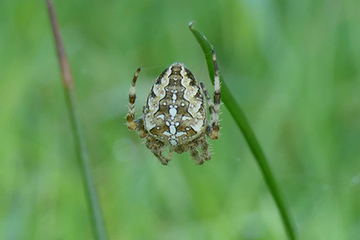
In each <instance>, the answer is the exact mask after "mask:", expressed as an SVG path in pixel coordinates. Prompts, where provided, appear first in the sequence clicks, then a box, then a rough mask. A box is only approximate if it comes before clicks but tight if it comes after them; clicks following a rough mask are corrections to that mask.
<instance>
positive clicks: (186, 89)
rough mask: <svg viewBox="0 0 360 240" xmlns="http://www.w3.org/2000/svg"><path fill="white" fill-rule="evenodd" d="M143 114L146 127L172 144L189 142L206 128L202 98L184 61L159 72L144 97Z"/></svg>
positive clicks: (156, 136)
mask: <svg viewBox="0 0 360 240" xmlns="http://www.w3.org/2000/svg"><path fill="white" fill-rule="evenodd" d="M144 115H145V130H147V131H148V132H149V133H150V134H151V135H152V136H153V137H154V138H156V139H158V140H160V141H162V142H167V143H168V144H170V145H172V146H179V145H182V144H184V143H186V142H189V141H191V140H193V139H194V138H196V137H197V136H199V135H200V134H202V133H203V132H204V131H205V126H206V107H205V99H204V96H203V94H202V93H201V89H200V86H199V84H198V82H197V81H196V80H195V78H194V76H193V74H192V73H191V72H190V70H189V69H188V68H186V67H185V65H184V64H182V63H174V64H172V65H171V66H170V67H168V68H167V69H165V71H164V72H163V73H162V74H160V76H159V77H158V79H157V81H156V82H155V84H154V85H153V87H152V89H151V91H150V94H149V96H148V98H147V104H146V107H145V108H144Z"/></svg>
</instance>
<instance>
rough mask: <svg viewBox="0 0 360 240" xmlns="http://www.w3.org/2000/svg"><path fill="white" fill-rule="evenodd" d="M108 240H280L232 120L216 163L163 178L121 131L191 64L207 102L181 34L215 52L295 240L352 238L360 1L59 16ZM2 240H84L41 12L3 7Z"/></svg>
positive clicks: (68, 9)
mask: <svg viewBox="0 0 360 240" xmlns="http://www.w3.org/2000/svg"><path fill="white" fill-rule="evenodd" d="M55 7H56V11H57V16H58V20H59V24H60V27H61V31H62V34H63V39H64V42H65V45H66V50H67V54H68V57H69V60H70V64H71V67H72V72H73V75H74V79H75V82H76V88H77V95H78V100H79V107H80V111H81V113H80V114H81V118H82V123H83V125H84V129H85V134H86V139H87V142H88V145H89V149H90V154H91V160H92V164H93V168H94V175H95V181H96V183H97V187H98V193H99V195H100V200H101V203H102V208H103V211H104V217H105V222H106V224H107V229H108V232H109V239H131V240H132V239H175V240H180V239H183V240H187V239H204V240H205V239H206V240H208V239H214V240H215V239H216V240H217V239H286V235H285V232H284V229H283V226H282V223H281V220H280V218H279V215H278V212H277V209H276V208H275V204H274V202H273V200H272V198H271V196H270V195H269V192H268V190H267V188H266V187H265V183H264V181H263V179H262V177H261V174H260V172H259V169H258V166H257V165H256V163H255V161H254V159H253V157H252V155H251V154H250V152H249V149H248V148H247V146H246V143H245V142H244V140H243V138H242V136H241V134H240V132H239V131H238V130H237V128H236V127H235V125H234V123H233V121H232V120H231V118H230V116H229V114H228V112H227V110H226V109H225V107H223V108H222V112H223V114H222V115H221V118H222V122H221V124H222V126H223V128H222V129H221V133H222V135H221V138H220V139H219V140H218V141H216V142H215V141H214V142H212V149H213V150H212V151H213V153H214V154H213V159H212V160H211V161H210V162H207V163H205V164H204V165H203V166H197V165H196V164H195V162H194V161H193V160H192V159H191V158H190V156H189V154H182V155H174V157H173V160H172V162H171V163H170V166H166V167H165V166H162V165H161V164H160V163H159V162H158V161H157V159H156V158H155V157H153V156H152V154H151V152H150V151H148V150H147V149H146V147H145V146H144V145H143V140H142V139H140V138H138V137H137V136H136V134H135V133H134V132H130V131H128V130H127V128H126V126H125V125H124V122H125V120H124V116H125V115H126V112H127V107H126V104H127V100H128V96H127V93H128V89H129V87H130V83H131V79H132V76H133V73H134V71H135V70H136V68H137V67H139V66H141V67H142V72H141V74H140V76H139V80H138V85H137V92H138V99H137V113H138V116H140V112H141V109H142V106H143V104H144V102H145V99H146V95H147V93H148V91H149V89H150V86H151V84H152V82H153V81H154V80H155V78H156V77H157V75H158V74H159V73H161V71H162V70H163V69H165V68H166V67H167V66H168V65H170V64H171V63H173V62H175V61H181V62H184V63H185V64H186V65H187V66H188V67H189V68H190V69H191V70H192V72H193V73H194V75H195V76H196V77H197V79H198V80H200V81H203V82H205V84H206V85H207V86H208V88H209V89H210V90H211V89H212V88H211V84H210V81H209V79H208V76H207V70H206V65H205V60H204V58H203V53H202V51H201V49H200V47H199V46H198V44H197V42H196V41H195V40H194V38H193V36H192V35H191V33H190V31H189V30H188V23H189V22H190V21H195V24H196V27H197V28H198V29H199V30H201V32H203V33H204V34H205V35H206V36H207V37H208V39H209V40H210V41H211V42H212V43H213V45H214V47H215V49H216V51H217V55H218V60H219V68H220V70H221V73H222V74H223V75H224V77H225V79H226V80H227V84H228V86H229V87H230V88H231V90H232V91H233V94H234V95H235V96H236V98H237V101H238V102H239V104H240V105H241V106H242V107H243V109H244V110H245V112H246V113H247V116H248V119H249V121H250V122H251V124H252V126H253V128H254V130H255V132H256V134H257V137H258V138H259V141H260V143H261V145H262V147H263V149H264V150H265V153H266V155H267V156H268V158H269V159H270V165H271V168H272V169H273V171H274V173H275V175H276V178H277V180H278V182H279V184H280V186H281V187H282V192H283V193H284V195H285V197H286V200H287V203H288V205H289V207H290V209H291V211H292V213H293V217H294V219H295V221H296V227H297V232H298V235H299V239H334V240H337V239H356V237H358V236H359V235H360V215H359V212H360V201H359V199H360V183H359V181H360V165H359V164H360V163H359V160H360V67H359V66H360V14H359V12H360V2H359V1H356V0H344V1H310V0H304V1H251V0H244V1H205V0H195V1H183V2H181V1H137V0H133V1H130V0H126V1H125V0H124V1H101V2H99V1H93V0H91V1H83V0H77V1H55ZM0 136H1V138H0V239H36V240H38V239H40V240H41V239H90V238H91V229H89V228H90V225H89V220H88V217H89V216H88V212H87V206H86V205H85V203H86V201H85V200H84V196H85V195H84V192H83V188H82V183H81V182H80V181H81V178H80V176H79V171H78V166H77V162H76V159H75V152H74V146H73V141H72V134H71V133H70V126H69V120H68V113H67V109H66V105H65V98H64V93H63V89H62V85H61V81H60V71H59V67H58V62H57V56H56V51H55V47H54V41H53V36H52V33H51V28H50V24H49V19H48V15H47V11H46V5H45V1H35V2H34V1H28V2H26V1H17V0H15V1H1V2H0Z"/></svg>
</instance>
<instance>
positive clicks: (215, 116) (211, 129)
mask: <svg viewBox="0 0 360 240" xmlns="http://www.w3.org/2000/svg"><path fill="white" fill-rule="evenodd" d="M212 54H213V61H214V71H215V75H214V88H215V92H214V102H213V101H212V100H211V98H210V95H209V92H208V91H207V89H206V87H205V85H204V84H203V83H200V85H201V88H202V90H203V92H204V95H205V97H206V99H207V101H208V104H209V111H210V121H211V123H210V124H209V123H208V124H207V127H206V128H207V129H206V134H207V135H208V136H209V137H210V138H211V139H213V140H216V139H218V138H219V131H220V126H219V115H220V99H221V92H220V75H219V69H218V67H217V61H216V54H215V51H214V50H213V51H212Z"/></svg>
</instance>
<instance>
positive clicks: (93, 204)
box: [47, 0, 106, 240]
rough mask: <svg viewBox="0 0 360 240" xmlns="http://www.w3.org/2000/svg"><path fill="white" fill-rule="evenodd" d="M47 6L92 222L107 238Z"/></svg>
mask: <svg viewBox="0 0 360 240" xmlns="http://www.w3.org/2000/svg"><path fill="white" fill-rule="evenodd" d="M47 6H48V10H49V14H50V20H51V25H52V29H53V33H54V37H55V43H56V48H57V52H58V57H59V61H60V66H61V71H62V77H63V84H64V89H65V93H66V100H67V106H68V111H69V115H70V123H71V127H72V132H73V134H74V142H75V149H76V154H77V159H78V162H79V167H80V171H81V175H82V178H83V179H82V180H83V184H84V188H85V192H86V197H87V200H88V204H89V210H90V215H91V224H92V230H93V234H94V239H96V240H106V230H105V225H104V221H103V215H102V212H101V208H100V203H99V199H98V196H97V193H96V187H95V183H94V178H93V176H92V172H91V164H90V159H89V154H88V151H87V147H86V143H85V140H84V137H83V134H82V130H81V124H80V120H79V116H78V110H77V102H76V97H75V89H74V83H73V78H72V75H71V71H70V65H69V63H68V60H67V58H66V54H65V48H64V44H63V42H62V39H61V35H60V30H59V26H58V23H57V20H56V15H55V10H54V6H53V3H52V1H51V0H47Z"/></svg>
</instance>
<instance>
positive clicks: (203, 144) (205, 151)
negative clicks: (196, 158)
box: [199, 135, 211, 161]
mask: <svg viewBox="0 0 360 240" xmlns="http://www.w3.org/2000/svg"><path fill="white" fill-rule="evenodd" d="M199 145H200V148H201V158H202V159H203V160H205V161H209V160H210V159H211V154H210V149H209V143H208V142H207V141H206V137H205V135H204V136H203V137H202V138H200V139H199Z"/></svg>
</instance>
